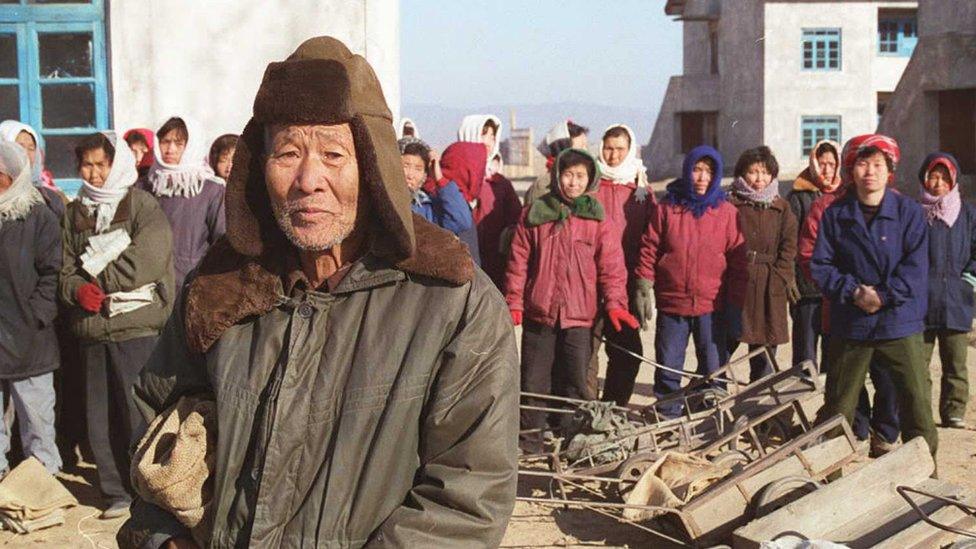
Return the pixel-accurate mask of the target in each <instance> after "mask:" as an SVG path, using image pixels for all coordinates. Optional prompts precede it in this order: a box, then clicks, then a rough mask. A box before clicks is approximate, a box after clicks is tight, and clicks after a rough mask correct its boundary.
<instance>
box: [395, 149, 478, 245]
mask: <svg viewBox="0 0 976 549" xmlns="http://www.w3.org/2000/svg"><path fill="white" fill-rule="evenodd" d="M397 144H398V145H399V146H400V159H401V161H402V163H403V174H404V176H405V177H406V179H407V187H408V188H409V189H410V193H411V194H412V196H413V200H412V201H411V202H410V208H411V209H412V210H413V211H414V213H416V214H418V215H420V216H421V217H423V218H424V219H426V220H427V221H430V222H431V223H434V224H436V225H438V226H439V227H441V228H443V229H447V230H448V231H451V232H452V233H454V234H456V235H460V234H462V233H464V232H466V231H471V230H472V229H473V228H474V222H473V221H472V220H471V208H470V207H469V206H468V203H467V201H465V200H464V195H463V194H461V191H460V189H458V186H457V183H455V182H454V181H451V180H449V179H447V178H445V177H443V175H442V174H441V172H440V166H439V164H438V161H437V159H436V157H434V155H433V151H431V149H430V147H429V146H427V143H425V142H423V141H421V140H420V139H417V138H416V137H404V138H402V139H400V140H399V141H397ZM432 172H434V173H432Z"/></svg>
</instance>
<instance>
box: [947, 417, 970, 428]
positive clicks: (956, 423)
mask: <svg viewBox="0 0 976 549" xmlns="http://www.w3.org/2000/svg"><path fill="white" fill-rule="evenodd" d="M942 426H943V427H947V428H949V429H965V428H966V421H965V420H964V419H963V418H961V417H950V418H949V419H947V420H945V421H943V422H942Z"/></svg>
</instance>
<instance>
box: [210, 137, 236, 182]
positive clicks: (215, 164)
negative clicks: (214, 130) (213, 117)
mask: <svg viewBox="0 0 976 549" xmlns="http://www.w3.org/2000/svg"><path fill="white" fill-rule="evenodd" d="M238 139H239V138H238V136H237V135H234V134H232V133H225V134H224V135H221V136H220V137H218V138H217V139H214V142H213V144H212V145H210V154H209V155H208V156H207V163H208V164H210V167H211V168H212V169H213V171H214V174H216V175H217V177H219V178H221V179H223V180H224V181H227V178H228V177H230V171H231V169H233V168H234V151H235V150H237V140H238Z"/></svg>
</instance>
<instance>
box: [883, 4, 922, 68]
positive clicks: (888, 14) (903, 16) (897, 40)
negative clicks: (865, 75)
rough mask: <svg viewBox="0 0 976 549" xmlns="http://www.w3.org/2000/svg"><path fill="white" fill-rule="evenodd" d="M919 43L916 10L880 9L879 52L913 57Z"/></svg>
mask: <svg viewBox="0 0 976 549" xmlns="http://www.w3.org/2000/svg"><path fill="white" fill-rule="evenodd" d="M916 44H918V16H917V15H916V11H915V10H878V53H879V54H881V55H890V56H894V57H911V55H912V52H913V51H915V45H916Z"/></svg>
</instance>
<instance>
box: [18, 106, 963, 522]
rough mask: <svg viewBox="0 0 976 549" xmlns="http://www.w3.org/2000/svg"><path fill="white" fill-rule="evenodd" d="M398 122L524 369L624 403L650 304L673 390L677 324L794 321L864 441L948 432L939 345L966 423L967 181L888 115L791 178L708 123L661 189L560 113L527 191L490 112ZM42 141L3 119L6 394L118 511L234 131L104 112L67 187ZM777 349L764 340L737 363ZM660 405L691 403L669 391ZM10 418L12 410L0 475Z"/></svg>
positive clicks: (700, 354)
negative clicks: (910, 148) (140, 122)
mask: <svg viewBox="0 0 976 549" xmlns="http://www.w3.org/2000/svg"><path fill="white" fill-rule="evenodd" d="M395 131H396V133H397V137H398V138H399V140H398V142H397V143H398V145H399V153H400V161H401V164H402V169H403V175H404V179H405V181H406V186H407V189H406V191H407V192H408V193H409V195H410V197H411V209H412V210H413V212H414V213H415V214H416V215H417V216H419V217H422V218H423V219H425V220H427V221H429V222H431V223H433V224H436V225H438V226H439V227H441V228H443V229H445V230H447V231H449V232H450V233H453V234H454V235H456V236H457V238H458V239H459V240H460V241H461V242H463V243H464V244H465V245H466V246H467V249H468V252H469V253H470V255H471V257H472V258H473V260H474V261H475V262H476V263H477V264H479V265H480V268H481V269H482V270H483V271H484V272H485V274H487V276H488V278H489V279H490V281H491V282H492V283H493V284H494V285H495V287H496V288H497V290H498V292H499V293H500V294H501V296H503V297H504V302H505V303H506V304H507V307H508V310H509V313H510V317H511V321H512V324H514V325H516V326H519V325H520V326H521V327H522V332H521V333H522V345H521V359H520V361H521V389H522V391H524V392H526V393H535V394H551V395H556V396H562V397H569V398H574V399H587V400H591V399H602V400H605V401H612V402H614V403H616V404H617V405H620V406H626V405H627V404H628V403H629V402H630V400H631V397H632V395H633V393H634V388H635V381H636V378H637V375H638V372H639V370H640V368H641V365H642V363H643V362H645V359H644V357H645V356H649V355H648V353H646V351H645V350H644V348H643V345H642V342H641V331H642V330H646V329H648V328H650V327H651V326H652V325H653V327H654V361H656V362H657V363H659V364H661V365H663V366H665V367H666V368H658V369H656V370H655V372H654V385H653V392H654V396H656V397H657V398H658V399H665V398H666V397H667V396H668V395H670V394H673V393H674V392H676V391H678V390H679V389H680V388H681V386H682V377H683V376H682V375H681V374H680V373H679V372H681V371H682V370H684V369H685V356H686V349H687V347H688V343H689V339H691V340H692V341H693V345H694V355H695V357H696V360H697V367H696V373H697V374H699V375H707V374H709V373H712V372H714V371H715V370H717V369H718V368H720V367H721V366H722V365H724V364H726V363H727V362H728V361H729V359H730V357H731V356H732V354H733V353H735V352H736V350H737V348H738V347H739V346H740V345H742V344H745V345H746V346H747V348H748V349H749V350H750V351H754V350H758V349H765V350H766V351H768V356H770V357H775V356H776V350H777V347H778V346H780V345H785V344H787V343H790V342H791V341H792V361H793V363H794V364H798V363H800V362H802V361H806V360H813V361H818V362H819V364H820V367H821V370H823V371H825V372H826V373H827V384H826V404H825V406H824V408H823V410H822V412H821V415H822V416H823V417H829V416H832V415H834V414H842V415H844V416H845V417H846V418H847V419H848V420H849V421H850V422H851V423H852V424H853V425H854V430H855V432H856V434H857V435H858V436H859V437H861V438H863V439H870V440H871V451H872V453H873V454H874V455H881V454H883V453H885V452H887V451H890V449H891V448H892V447H893V445H894V444H895V443H896V442H897V439H898V438H899V436H901V437H902V438H903V439H905V440H908V439H910V438H912V437H915V436H922V437H924V438H925V440H926V442H927V443H928V444H929V447H930V449H931V450H932V452H933V453H934V452H935V451H936V448H937V432H936V429H935V421H934V418H933V414H932V412H931V398H932V390H933V389H932V388H931V380H930V378H929V371H928V364H929V361H930V359H931V357H932V355H933V351H934V347H935V345H936V343H938V346H939V360H940V361H941V366H942V372H943V374H942V383H941V387H940V388H939V391H938V393H937V398H938V402H939V406H938V409H939V413H940V415H941V417H940V419H941V423H942V424H943V425H944V426H947V427H954V428H962V427H964V426H965V421H964V416H965V410H966V404H967V399H968V393H969V389H968V385H967V372H966V355H967V348H968V345H967V343H968V340H967V333H968V332H969V330H970V327H971V324H972V321H973V304H974V292H973V289H974V287H976V207H974V206H972V205H970V204H967V203H964V202H963V201H962V199H961V195H960V189H959V185H958V179H957V178H958V173H959V168H958V163H957V162H956V160H955V159H954V158H953V157H952V156H951V155H949V154H946V153H941V152H936V153H933V154H932V155H930V156H929V157H928V158H926V159H925V161H924V162H923V164H922V165H921V166H920V167H919V173H918V180H919V189H918V193H917V198H915V197H909V196H908V195H906V194H903V193H901V192H899V191H898V190H896V189H894V188H893V187H892V186H891V183H892V181H893V176H894V172H895V170H896V169H898V168H899V160H900V153H899V149H898V145H897V143H896V142H895V141H894V140H893V139H891V138H889V137H885V136H882V135H863V136H858V137H855V138H853V139H851V140H849V141H848V142H847V143H846V144H845V145H844V146H843V147H841V146H840V145H839V144H837V143H833V142H830V141H822V142H820V143H817V144H816V145H815V146H814V147H813V148H812V149H811V151H810V158H809V167H807V168H806V169H805V170H804V171H803V172H802V173H801V174H800V175H799V176H798V177H797V178H796V179H795V181H794V182H793V185H792V188H791V190H790V191H789V192H788V194H787V195H786V196H785V197H784V196H781V194H780V193H781V190H780V183H779V180H778V179H777V178H778V175H779V165H778V163H777V160H776V157H775V155H774V153H773V151H771V150H770V149H769V148H767V147H765V146H757V147H755V148H752V149H749V150H747V151H745V152H744V153H743V154H742V155H741V156H740V157H739V158H738V159H737V160H736V162H735V164H734V168H733V169H732V170H731V172H732V175H733V177H734V178H733V180H732V182H731V185H729V186H728V187H723V184H722V178H723V174H724V173H725V163H724V159H723V158H722V155H721V154H720V153H719V152H718V151H717V150H716V149H714V148H712V147H710V146H706V145H703V146H699V147H696V148H694V149H692V150H690V151H688V152H687V154H686V155H685V159H684V165H683V168H682V173H681V174H680V176H679V177H677V178H676V179H675V180H674V181H672V182H670V183H669V184H668V185H667V188H666V189H665V191H664V192H663V194H662V195H661V196H656V195H655V193H654V192H653V191H652V189H651V187H650V184H649V183H648V181H647V176H646V173H645V167H644V166H643V164H642V163H641V160H640V155H639V146H638V143H637V139H636V136H635V135H634V132H633V130H631V129H630V128H629V127H628V126H626V125H623V124H615V125H613V126H610V127H609V128H607V129H606V130H605V131H604V132H603V133H602V135H601V136H600V143H599V146H598V154H596V155H593V154H591V153H590V152H589V151H588V149H587V137H588V133H589V130H588V129H587V128H585V127H583V126H580V125H578V124H576V123H574V122H572V121H569V120H567V121H563V122H560V123H559V124H557V125H556V126H555V127H554V128H552V130H550V131H549V132H548V133H547V134H546V136H545V137H544V139H543V141H542V143H541V144H540V145H539V150H540V152H542V153H543V154H544V155H545V156H546V158H547V160H548V162H547V168H546V173H545V174H544V175H543V176H541V177H540V178H539V179H538V180H537V181H536V182H535V183H534V184H533V185H532V186H531V188H530V189H529V190H528V192H527V193H526V195H525V196H524V197H523V198H521V199H520V197H519V196H518V194H517V193H516V191H515V188H514V187H513V185H512V182H511V181H509V180H508V179H507V178H505V177H504V176H503V175H502V165H503V163H502V156H501V153H500V148H499V136H500V135H501V133H502V123H501V120H500V119H499V118H498V117H496V116H493V115H470V116H467V117H465V118H464V119H463V120H462V121H461V124H460V126H459V129H458V139H457V142H455V143H453V144H451V145H450V146H448V147H446V148H445V149H444V151H443V153H439V152H438V151H437V150H435V149H433V148H432V147H430V146H429V145H428V144H427V143H425V142H424V141H423V140H422V139H421V137H420V133H419V131H418V127H417V124H416V123H414V122H413V121H412V120H409V119H404V120H403V121H401V123H400V124H399V125H398V126H397V127H396V128H395ZM40 145H41V142H40V140H39V139H38V135H37V133H36V132H35V131H34V130H33V129H32V128H30V127H29V126H26V125H24V124H22V123H20V122H17V121H12V120H8V121H6V122H3V123H2V124H0V298H2V299H0V322H2V325H0V328H2V330H0V378H2V379H3V388H2V392H3V396H4V397H6V398H5V400H8V399H9V402H10V403H11V405H12V407H13V409H14V411H15V417H16V421H17V422H18V424H19V429H20V435H21V445H22V447H23V453H24V454H25V455H30V456H34V457H35V458H37V459H38V460H39V461H40V462H41V463H42V464H43V465H44V466H45V467H46V468H47V469H48V471H50V472H52V473H53V472H56V471H58V470H60V469H61V468H62V466H63V465H64V464H65V462H68V465H71V464H72V463H73V462H74V461H75V460H76V459H77V453H76V448H77V451H81V452H83V453H88V452H90V455H91V456H92V457H93V459H94V461H95V463H96V465H97V473H98V483H99V488H100V490H101V492H102V494H103V495H104V496H105V498H106V499H107V509H106V510H105V511H104V513H103V517H105V518H112V517H116V516H121V515H122V514H123V513H125V511H126V510H127V509H128V508H129V506H130V503H131V501H132V498H133V493H132V487H131V486H130V481H129V466H130V464H129V457H128V456H129V448H130V444H131V443H132V439H133V437H134V435H135V434H137V428H138V424H139V422H140V421H141V420H142V417H141V415H140V409H139V407H138V405H137V401H136V400H135V399H134V398H133V387H134V385H136V380H137V377H138V375H139V373H140V371H141V370H142V368H143V366H144V365H145V364H146V363H147V361H148V360H149V358H150V355H151V354H152V353H153V350H154V349H155V348H156V346H157V342H158V340H159V337H160V332H161V331H162V330H163V328H164V326H165V325H166V323H167V319H168V318H169V317H170V314H171V312H172V311H173V307H174V303H176V302H177V301H178V296H180V295H181V293H182V292H183V291H184V287H185V286H186V284H185V282H187V281H188V280H189V277H192V275H191V273H192V272H193V271H194V269H195V268H197V266H198V265H199V264H200V262H201V260H202V259H203V258H204V256H205V255H206V254H207V252H208V250H209V249H211V247H212V246H214V244H215V243H217V242H218V240H219V239H220V238H221V237H222V236H223V235H224V233H225V232H226V231H227V228H226V227H227V221H226V219H225V188H226V181H227V180H228V178H229V177H231V173H232V170H233V165H234V158H235V154H234V152H235V147H237V145H238V137H237V136H236V135H223V136H220V137H219V138H217V139H216V140H215V141H213V142H212V143H211V142H208V140H207V139H206V137H205V133H204V132H203V130H201V128H200V127H199V126H198V125H197V124H195V123H194V122H193V120H192V118H190V117H188V116H185V115H182V114H181V115H176V116H172V117H169V118H167V119H166V120H165V121H164V122H163V123H162V124H161V125H160V126H159V128H158V129H157V130H155V131H152V130H150V129H145V128H137V129H131V130H129V131H127V132H125V133H124V135H119V134H117V133H115V132H112V131H106V132H98V133H93V134H91V135H89V136H86V137H84V138H83V139H81V140H80V141H79V142H78V144H77V147H76V148H75V155H76V160H77V169H78V176H79V178H80V179H82V180H83V184H82V187H81V189H80V191H79V193H78V196H77V197H76V198H74V199H73V200H71V201H68V199H67V198H66V197H65V196H64V194H63V193H61V192H60V191H59V190H58V188H57V187H56V186H55V185H54V183H53V180H52V178H51V176H50V174H49V173H48V172H47V171H46V170H45V169H44V163H43V151H42V147H41V146H40ZM397 192H400V191H397ZM284 215H285V217H287V215H288V214H287V212H286V214H284ZM275 216H277V217H278V219H277V220H278V222H279V224H281V223H284V221H283V219H284V217H282V216H281V215H279V213H277V212H276V213H275ZM326 283H329V281H326ZM330 284H331V283H330ZM330 287H331V286H330ZM789 318H792V332H790V331H789V329H788V326H789ZM194 337H197V336H194ZM199 337H204V336H199ZM601 347H603V348H604V349H605V352H606V355H607V370H606V376H605V381H604V383H603V387H602V391H601V390H600V386H599V383H598V378H597V363H598V353H599V350H600V348H601ZM768 373H770V372H769V362H768V361H767V360H766V359H765V356H764V354H757V355H756V356H755V357H754V358H753V359H752V360H751V362H750V368H749V378H750V379H751V380H756V379H758V378H760V377H762V376H764V375H767V374H768ZM867 375H870V376H871V379H872V381H873V385H874V389H875V390H874V396H873V405H872V403H871V402H870V399H869V398H868V393H867V391H866V390H865V388H864V380H865V377H866V376H867ZM81 388H84V389H83V390H82V389H81ZM523 403H526V404H533V403H536V404H539V402H538V401H537V400H534V399H533V398H531V397H526V398H523ZM658 411H659V412H660V413H661V414H664V415H665V416H676V415H678V414H681V413H682V409H681V404H680V403H679V402H677V401H667V405H661V406H659V410H658ZM562 417H563V418H564V420H565V418H566V416H565V415H563V416H562ZM520 422H521V432H522V434H521V435H520V439H519V444H520V446H521V449H522V451H523V452H529V453H533V452H538V451H540V449H541V448H542V447H543V442H544V440H545V436H546V435H547V432H549V431H551V430H553V429H558V428H560V427H561V425H560V424H559V420H558V419H555V418H553V417H550V416H547V414H546V413H545V412H543V411H539V410H533V409H528V410H526V411H523V412H522V413H521V417H520ZM11 429H12V426H11V425H7V424H3V425H0V474H3V473H4V472H5V471H6V470H7V468H8V465H7V461H6V460H7V457H6V454H7V452H8V450H9V449H10V446H11Z"/></svg>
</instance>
